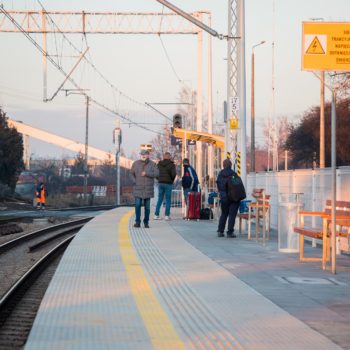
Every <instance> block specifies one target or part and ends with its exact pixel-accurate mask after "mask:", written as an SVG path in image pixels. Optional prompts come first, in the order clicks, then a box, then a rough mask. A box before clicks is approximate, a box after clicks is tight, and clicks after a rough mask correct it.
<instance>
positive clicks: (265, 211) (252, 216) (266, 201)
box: [237, 188, 270, 241]
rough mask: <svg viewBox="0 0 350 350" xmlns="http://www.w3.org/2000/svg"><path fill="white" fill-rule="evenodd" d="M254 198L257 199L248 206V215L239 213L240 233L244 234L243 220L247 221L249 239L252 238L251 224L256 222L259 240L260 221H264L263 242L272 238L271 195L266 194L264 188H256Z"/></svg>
mask: <svg viewBox="0 0 350 350" xmlns="http://www.w3.org/2000/svg"><path fill="white" fill-rule="evenodd" d="M252 197H253V198H255V199H256V201H255V202H252V203H249V204H248V212H247V213H239V214H238V215H237V216H238V218H239V233H241V232H242V220H246V221H247V224H248V239H250V238H251V222H252V220H254V222H255V231H256V239H257V240H258V239H259V228H260V220H261V221H262V233H263V240H264V241H265V239H266V233H268V239H269V238H270V195H268V194H266V193H265V190H264V189H263V188H255V189H254V190H253V193H252Z"/></svg>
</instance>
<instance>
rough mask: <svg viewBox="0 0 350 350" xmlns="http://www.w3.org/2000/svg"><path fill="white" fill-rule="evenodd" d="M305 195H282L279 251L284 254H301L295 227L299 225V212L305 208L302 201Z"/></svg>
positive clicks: (279, 209) (279, 221)
mask: <svg viewBox="0 0 350 350" xmlns="http://www.w3.org/2000/svg"><path fill="white" fill-rule="evenodd" d="M302 194H303V193H291V194H282V193H281V194H280V202H279V207H278V251H280V252H283V253H297V252H299V235H298V234H296V233H294V230H293V228H294V226H295V225H299V222H298V220H299V215H298V213H299V211H301V210H302V209H303V207H304V204H303V203H302V202H301V201H300V195H302Z"/></svg>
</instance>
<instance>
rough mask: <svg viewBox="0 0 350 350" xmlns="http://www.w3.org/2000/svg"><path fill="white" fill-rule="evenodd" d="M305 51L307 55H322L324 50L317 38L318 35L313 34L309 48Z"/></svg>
mask: <svg viewBox="0 0 350 350" xmlns="http://www.w3.org/2000/svg"><path fill="white" fill-rule="evenodd" d="M306 53H307V54H308V55H315V54H316V55H324V54H325V51H324V50H323V47H322V45H321V43H320V41H319V40H318V37H317V36H315V38H314V40H312V42H311V44H310V46H309V48H308V49H307V50H306Z"/></svg>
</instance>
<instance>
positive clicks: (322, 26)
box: [302, 22, 350, 72]
mask: <svg viewBox="0 0 350 350" xmlns="http://www.w3.org/2000/svg"><path fill="white" fill-rule="evenodd" d="M302 69H303V70H320V71H342V72H344V71H350V22H303V35H302Z"/></svg>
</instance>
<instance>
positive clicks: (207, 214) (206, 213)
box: [199, 208, 213, 220]
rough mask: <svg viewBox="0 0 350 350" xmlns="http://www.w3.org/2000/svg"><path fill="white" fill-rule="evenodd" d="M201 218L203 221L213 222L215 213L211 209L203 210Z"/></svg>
mask: <svg viewBox="0 0 350 350" xmlns="http://www.w3.org/2000/svg"><path fill="white" fill-rule="evenodd" d="M199 218H200V219H201V220H212V219H213V211H212V210H211V209H210V208H203V209H201V211H200V216H199Z"/></svg>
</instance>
